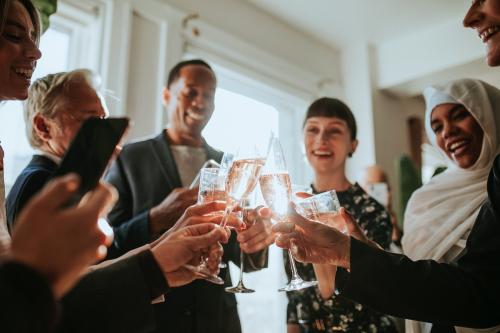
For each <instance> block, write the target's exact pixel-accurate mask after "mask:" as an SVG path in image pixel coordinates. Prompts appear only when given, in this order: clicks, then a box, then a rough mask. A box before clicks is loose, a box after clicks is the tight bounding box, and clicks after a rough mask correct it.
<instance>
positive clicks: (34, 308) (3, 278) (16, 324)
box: [0, 262, 59, 333]
mask: <svg viewBox="0 0 500 333" xmlns="http://www.w3.org/2000/svg"><path fill="white" fill-rule="evenodd" d="M58 314H59V311H58V306H57V303H56V301H55V299H54V297H53V294H52V290H51V288H50V285H49V284H48V282H47V281H46V280H45V278H44V277H43V276H41V275H40V274H39V273H38V272H36V271H35V270H33V269H31V268H29V267H27V266H24V265H22V264H18V263H14V262H9V263H5V264H2V265H1V266H0V323H1V324H0V325H1V327H2V332H16V333H23V332H30V333H31V332H33V333H36V332H52V330H53V329H54V328H55V326H56V322H57V318H58V316H59V315H58Z"/></svg>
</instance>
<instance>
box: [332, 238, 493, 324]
mask: <svg viewBox="0 0 500 333" xmlns="http://www.w3.org/2000/svg"><path fill="white" fill-rule="evenodd" d="M481 274H482V273H481V272H480V271H477V270H476V271H471V270H467V269H464V268H461V267H456V266H453V265H450V264H442V263H437V262H435V261H432V260H420V261H412V260H410V259H409V258H408V257H406V256H404V255H400V254H393V253H389V252H385V251H382V250H378V249H374V248H372V247H370V246H368V245H366V244H364V243H361V242H359V241H357V240H356V239H352V238H351V270H350V272H347V271H346V270H344V269H339V271H338V273H337V282H336V283H337V288H338V290H339V292H340V295H341V296H342V297H346V298H349V299H351V300H353V301H356V302H358V303H361V304H365V305H369V306H371V307H372V308H374V309H376V310H378V311H380V312H382V313H387V314H391V315H394V316H397V317H401V318H407V319H412V320H418V321H424V322H430V323H436V324H439V325H451V326H465V327H480V328H486V327H492V326H495V325H498V324H499V323H500V318H499V316H498V313H497V310H498V309H499V308H500V297H499V294H498V286H496V285H498V281H499V280H500V274H498V269H497V272H496V273H495V274H494V275H493V276H491V277H490V282H491V281H496V282H494V283H493V284H485V283H483V282H484V280H483V279H482V278H481ZM492 287H493V288H492Z"/></svg>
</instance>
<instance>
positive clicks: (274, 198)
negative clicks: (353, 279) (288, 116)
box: [260, 138, 318, 291]
mask: <svg viewBox="0 0 500 333" xmlns="http://www.w3.org/2000/svg"><path fill="white" fill-rule="evenodd" d="M271 140H272V141H271V148H270V152H269V155H268V158H267V161H266V164H265V165H264V169H263V171H262V176H261V177H260V189H261V191H262V196H263V197H264V201H265V202H266V204H267V206H268V207H269V208H270V209H271V211H272V212H273V215H274V218H275V220H276V221H277V222H285V221H286V219H287V218H286V214H287V210H288V205H289V203H290V200H291V194H292V193H291V192H292V190H291V187H292V186H291V182H290V175H289V174H288V170H287V168H286V163H285V156H284V154H283V150H282V149H281V144H280V142H279V140H278V138H272V139H271ZM288 258H289V259H290V267H291V270H292V279H291V280H290V282H289V283H288V284H287V285H286V286H284V287H283V288H280V289H279V291H293V290H300V289H304V288H309V287H313V286H315V285H317V284H318V282H317V281H304V280H302V278H301V277H300V276H299V274H298V273H297V268H296V266H295V261H294V260H293V256H292V252H291V251H290V250H289V251H288Z"/></svg>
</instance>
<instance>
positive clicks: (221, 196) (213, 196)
mask: <svg viewBox="0 0 500 333" xmlns="http://www.w3.org/2000/svg"><path fill="white" fill-rule="evenodd" d="M224 184H225V179H224V175H223V174H219V169H218V168H202V169H201V170H200V187H199V190H198V203H209V202H213V201H221V202H225V201H226V192H225V188H224ZM222 214H223V212H212V213H210V215H222ZM184 267H186V268H187V269H189V270H191V271H193V272H194V273H196V274H197V275H198V276H199V277H201V278H203V279H205V280H207V281H210V282H212V283H215V284H224V280H223V279H221V278H220V277H219V276H217V275H215V274H212V273H211V272H210V270H209V269H208V267H207V258H205V257H204V256H202V258H201V262H200V264H199V265H198V266H192V265H184Z"/></svg>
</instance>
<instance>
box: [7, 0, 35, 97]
mask: <svg viewBox="0 0 500 333" xmlns="http://www.w3.org/2000/svg"><path fill="white" fill-rule="evenodd" d="M36 40H37V34H36V31H35V29H34V26H33V22H32V21H31V18H30V15H29V13H28V11H27V10H26V8H25V7H24V6H23V5H22V4H21V3H20V2H19V1H12V2H11V3H10V6H9V10H8V14H7V18H6V22H5V26H4V29H3V31H2V34H1V36H0V66H1V69H0V99H1V100H8V99H26V98H27V97H28V87H29V85H30V83H31V75H32V74H33V71H34V69H35V66H36V61H37V60H38V59H40V57H41V53H40V50H39V49H38V47H37V43H36Z"/></svg>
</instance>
